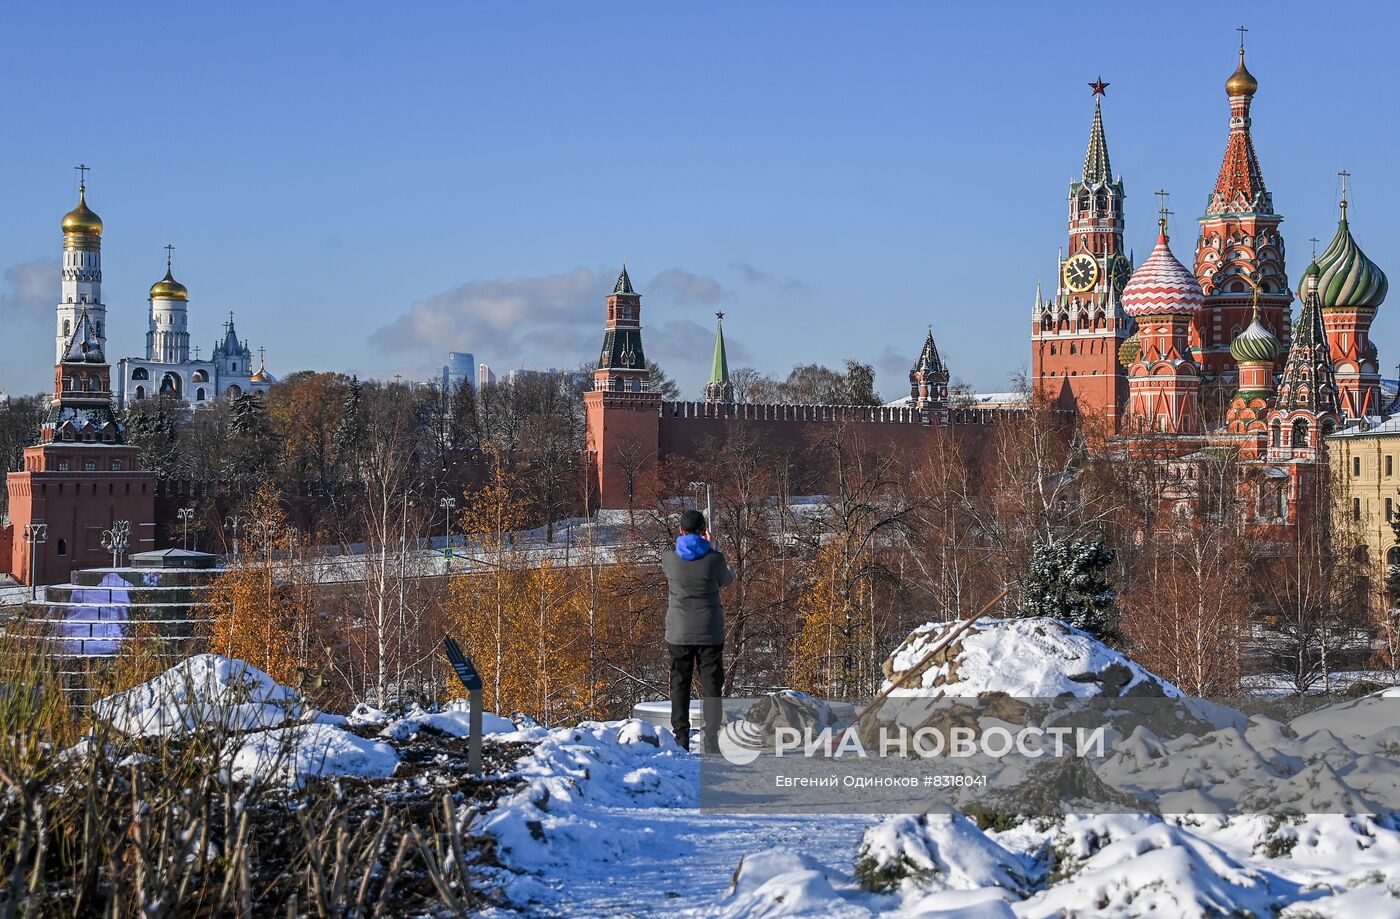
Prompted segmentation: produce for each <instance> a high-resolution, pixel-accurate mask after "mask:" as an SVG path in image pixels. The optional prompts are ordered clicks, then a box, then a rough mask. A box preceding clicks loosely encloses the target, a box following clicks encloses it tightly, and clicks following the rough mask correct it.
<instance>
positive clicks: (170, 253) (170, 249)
mask: <svg viewBox="0 0 1400 919" xmlns="http://www.w3.org/2000/svg"><path fill="white" fill-rule="evenodd" d="M174 256H175V247H174V246H172V245H171V244H170V243H166V244H165V270H166V271H167V272H169V271H170V261H171V259H172V258H174Z"/></svg>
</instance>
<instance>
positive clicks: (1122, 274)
mask: <svg viewBox="0 0 1400 919" xmlns="http://www.w3.org/2000/svg"><path fill="white" fill-rule="evenodd" d="M1132 276H1133V265H1132V263H1131V262H1129V261H1128V260H1127V259H1126V258H1124V257H1123V256H1121V255H1117V254H1115V255H1110V256H1109V257H1108V279H1109V280H1110V281H1112V282H1113V289H1114V290H1116V291H1118V292H1119V293H1120V294H1121V293H1122V292H1123V288H1124V287H1127V286H1128V279H1129V278H1131V277H1132Z"/></svg>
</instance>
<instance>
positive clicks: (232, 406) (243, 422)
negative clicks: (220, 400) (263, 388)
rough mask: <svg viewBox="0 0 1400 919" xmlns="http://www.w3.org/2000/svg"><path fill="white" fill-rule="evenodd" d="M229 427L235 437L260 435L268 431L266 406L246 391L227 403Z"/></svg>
mask: <svg viewBox="0 0 1400 919" xmlns="http://www.w3.org/2000/svg"><path fill="white" fill-rule="evenodd" d="M229 429H230V430H231V431H232V432H233V435H234V436H235V437H261V436H263V435H265V434H267V433H268V427H267V406H265V405H264V404H263V400H262V399H260V398H259V397H257V396H255V395H253V394H252V393H248V394H247V395H242V396H239V397H237V398H236V399H234V400H233V401H232V402H230V403H229Z"/></svg>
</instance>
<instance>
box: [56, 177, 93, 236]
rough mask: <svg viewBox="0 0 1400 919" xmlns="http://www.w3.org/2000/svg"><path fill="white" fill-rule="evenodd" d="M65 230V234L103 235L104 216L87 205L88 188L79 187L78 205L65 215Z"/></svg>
mask: <svg viewBox="0 0 1400 919" xmlns="http://www.w3.org/2000/svg"><path fill="white" fill-rule="evenodd" d="M63 232H64V234H65V235H70V234H71V235H81V236H101V235H102V218H101V217H99V216H97V215H96V214H94V213H93V212H92V208H90V207H88V206H87V190H86V189H83V188H80V189H78V206H77V207H75V208H73V209H72V210H71V211H69V212H68V213H66V214H64V215H63Z"/></svg>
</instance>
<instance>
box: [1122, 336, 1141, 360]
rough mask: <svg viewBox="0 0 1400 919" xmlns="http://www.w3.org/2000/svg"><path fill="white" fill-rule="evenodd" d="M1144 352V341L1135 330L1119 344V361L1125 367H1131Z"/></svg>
mask: <svg viewBox="0 0 1400 919" xmlns="http://www.w3.org/2000/svg"><path fill="white" fill-rule="evenodd" d="M1141 353H1142V342H1140V341H1138V337H1137V333H1136V332H1134V333H1133V334H1132V335H1129V336H1128V337H1127V338H1125V339H1123V343H1122V344H1121V345H1119V346H1118V363H1120V364H1122V365H1123V366H1124V367H1131V366H1133V363H1134V362H1135V361H1136V360H1137V359H1138V355H1139V354H1141Z"/></svg>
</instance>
